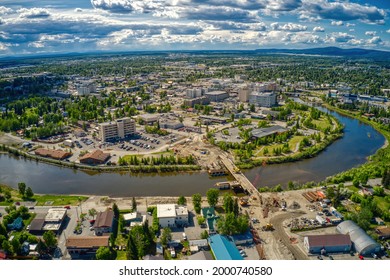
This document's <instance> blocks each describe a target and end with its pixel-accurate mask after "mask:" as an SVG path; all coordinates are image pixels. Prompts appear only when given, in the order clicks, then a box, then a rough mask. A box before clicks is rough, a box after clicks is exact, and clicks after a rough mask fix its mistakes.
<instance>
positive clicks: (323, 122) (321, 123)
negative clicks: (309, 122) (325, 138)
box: [313, 117, 332, 130]
mask: <svg viewBox="0 0 390 280" xmlns="http://www.w3.org/2000/svg"><path fill="white" fill-rule="evenodd" d="M313 124H315V125H316V127H317V129H320V130H325V129H326V128H327V127H330V128H332V126H331V124H330V123H329V121H328V120H327V119H326V118H323V117H322V118H320V119H318V120H313Z"/></svg>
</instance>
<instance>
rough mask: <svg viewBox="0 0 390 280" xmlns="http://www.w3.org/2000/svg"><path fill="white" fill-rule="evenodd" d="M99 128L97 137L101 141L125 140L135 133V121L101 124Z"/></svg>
mask: <svg viewBox="0 0 390 280" xmlns="http://www.w3.org/2000/svg"><path fill="white" fill-rule="evenodd" d="M99 127H100V130H99V137H100V139H101V140H102V141H107V140H112V139H117V138H125V137H127V136H129V135H132V134H134V133H135V121H134V120H133V119H131V118H122V119H117V120H115V121H113V122H105V123H101V124H99Z"/></svg>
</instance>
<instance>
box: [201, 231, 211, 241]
mask: <svg viewBox="0 0 390 280" xmlns="http://www.w3.org/2000/svg"><path fill="white" fill-rule="evenodd" d="M208 237H209V233H208V232H207V230H205V231H202V232H201V233H200V238H201V239H207V238H208Z"/></svg>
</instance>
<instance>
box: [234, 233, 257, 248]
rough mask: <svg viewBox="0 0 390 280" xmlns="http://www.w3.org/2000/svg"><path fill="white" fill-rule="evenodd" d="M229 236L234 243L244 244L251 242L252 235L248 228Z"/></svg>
mask: <svg viewBox="0 0 390 280" xmlns="http://www.w3.org/2000/svg"><path fill="white" fill-rule="evenodd" d="M231 238H232V241H233V242H234V244H236V245H246V244H252V243H253V235H252V233H250V231H249V230H248V231H247V232H245V233H242V234H234V235H232V236H231Z"/></svg>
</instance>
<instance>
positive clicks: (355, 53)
mask: <svg viewBox="0 0 390 280" xmlns="http://www.w3.org/2000/svg"><path fill="white" fill-rule="evenodd" d="M255 52H256V53H261V54H271V53H273V54H275V53H276V54H292V55H294V54H295V55H326V56H345V57H353V58H370V59H380V60H382V59H383V60H390V52H387V51H377V50H367V49H359V48H353V49H341V48H337V47H325V48H312V49H257V50H255Z"/></svg>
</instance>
